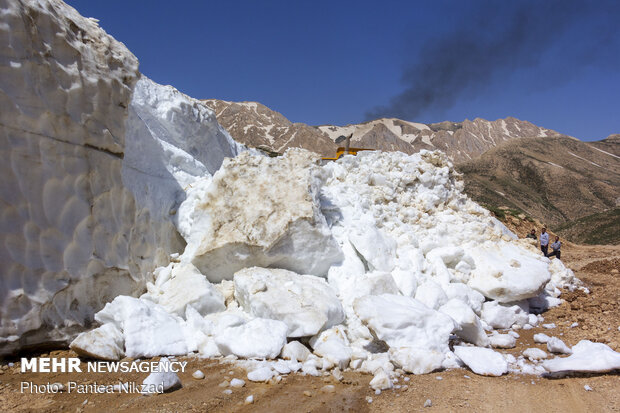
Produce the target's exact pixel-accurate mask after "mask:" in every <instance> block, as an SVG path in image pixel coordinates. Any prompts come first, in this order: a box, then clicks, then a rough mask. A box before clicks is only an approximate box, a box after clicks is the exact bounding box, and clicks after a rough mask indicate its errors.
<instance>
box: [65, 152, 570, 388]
mask: <svg viewBox="0 0 620 413" xmlns="http://www.w3.org/2000/svg"><path fill="white" fill-rule="evenodd" d="M175 222H176V224H177V225H178V228H179V233H180V234H182V235H183V237H184V238H185V240H186V241H187V245H186V248H185V250H184V251H182V252H181V251H179V252H180V254H175V255H174V256H173V257H172V258H171V262H170V264H168V265H167V266H162V267H159V268H157V269H156V270H155V271H154V273H153V274H154V276H153V282H149V283H147V292H146V293H145V294H144V295H142V296H141V297H140V298H133V297H125V296H119V297H116V298H115V299H114V300H113V301H112V302H111V303H109V304H107V305H106V307H105V308H104V309H103V310H102V311H100V312H99V313H97V314H96V316H95V319H96V320H97V321H98V322H99V323H101V326H100V327H98V328H97V329H95V330H92V331H90V332H86V333H83V334H82V335H80V336H79V337H78V338H77V339H76V340H75V341H74V343H73V344H72V348H74V349H75V350H76V351H78V352H80V353H81V354H87V355H90V356H93V355H95V356H97V357H100V358H106V359H110V358H113V357H117V358H120V357H123V356H129V357H152V356H156V355H182V354H195V355H197V356H199V357H209V358H213V357H223V358H224V360H237V361H236V362H237V363H240V364H241V365H242V366H244V367H245V368H246V369H247V370H248V371H249V373H248V376H247V379H248V380H250V381H261V382H267V381H272V380H277V379H278V378H279V377H280V376H281V375H283V374H289V373H292V372H300V373H302V374H309V375H315V376H318V375H321V374H323V373H324V372H326V371H332V372H333V375H334V377H337V376H338V375H339V374H340V375H341V374H342V373H341V371H343V370H345V369H356V370H360V371H362V372H366V373H368V374H372V375H373V376H374V378H373V379H372V382H371V386H372V387H373V389H375V390H377V391H382V390H385V389H389V388H392V387H393V385H394V384H393V383H394V380H395V379H396V378H397V375H398V374H400V373H398V372H401V373H402V372H407V373H414V374H424V373H429V372H431V371H434V370H438V369H444V368H455V367H462V366H468V367H469V368H470V369H471V370H472V371H474V372H476V373H478V374H484V375H501V374H504V373H506V372H508V371H512V370H515V369H519V368H520V367H519V366H521V367H523V368H526V369H527V368H533V367H531V365H528V364H527V363H525V359H524V358H520V359H519V360H517V359H515V358H514V357H512V356H509V355H503V354H501V353H499V352H497V351H495V350H492V349H491V348H490V347H491V346H493V347H498V348H510V347H514V345H515V337H518V334H517V333H515V332H512V331H511V333H512V334H499V333H498V332H496V331H493V329H494V328H498V329H509V328H520V327H525V326H534V325H538V324H539V322H540V321H541V319H542V318H539V316H537V315H535V314H530V312H529V311H530V301H532V302H534V303H535V304H536V305H539V304H540V303H541V302H547V300H548V299H549V298H555V296H557V294H558V293H559V289H558V288H557V286H556V285H555V284H553V281H552V280H553V277H554V274H555V273H556V272H558V271H559V272H564V273H568V272H570V270H567V269H566V268H564V267H563V266H562V265H561V263H560V264H554V265H550V261H549V260H548V259H547V258H545V257H543V256H542V255H541V254H540V253H539V252H538V251H537V250H536V249H535V248H534V247H532V246H531V245H530V244H529V243H527V242H524V241H522V240H518V239H517V238H516V237H515V236H514V234H512V233H511V232H510V231H508V230H507V229H506V228H505V227H504V226H503V225H502V224H501V223H500V222H499V221H497V220H495V219H494V218H492V217H490V216H489V214H488V213H487V212H486V211H485V210H484V209H482V208H481V207H480V206H478V205H477V204H475V203H474V202H472V201H471V200H469V199H468V198H467V197H466V196H464V195H463V194H462V183H461V182H460V181H459V180H458V179H457V178H456V176H455V174H454V172H453V170H452V167H451V164H450V163H449V161H448V160H447V158H446V157H445V156H444V155H443V154H441V153H439V152H429V151H422V152H420V153H418V154H415V155H410V156H408V155H405V154H403V153H379V152H363V153H360V154H359V155H357V156H346V157H344V158H342V159H340V160H338V161H337V162H332V163H329V164H326V165H324V166H320V165H319V163H318V159H317V157H316V155H315V154H312V153H310V152H307V151H304V150H301V149H289V150H288V151H287V152H286V153H285V154H284V156H282V157H279V158H269V157H264V156H260V155H253V154H251V153H249V152H244V153H242V154H240V155H238V156H237V157H234V158H229V159H225V160H224V162H223V164H222V166H221V168H220V169H219V170H218V171H217V172H215V174H214V175H213V177H212V178H209V179H208V180H207V181H206V182H205V181H204V179H203V178H196V180H195V182H194V183H190V184H189V185H188V189H187V196H186V198H185V201H184V202H183V204H181V205H180V207H179V209H178V213H177V220H176V221H175ZM556 261H557V260H556ZM556 278H557V279H562V280H566V279H567V277H565V276H562V277H560V278H558V277H556ZM573 281H574V280H573ZM571 285H574V284H571ZM102 329H105V331H109V332H111V333H110V334H109V337H108V336H105V335H103V334H101V331H102ZM488 331H491V334H490V335H489V334H488V333H487V332H488ZM556 347H558V348H559V343H556ZM452 349H454V350H452ZM239 359H243V360H239ZM536 367H537V368H538V369H539V370H543V368H542V367H540V366H536Z"/></svg>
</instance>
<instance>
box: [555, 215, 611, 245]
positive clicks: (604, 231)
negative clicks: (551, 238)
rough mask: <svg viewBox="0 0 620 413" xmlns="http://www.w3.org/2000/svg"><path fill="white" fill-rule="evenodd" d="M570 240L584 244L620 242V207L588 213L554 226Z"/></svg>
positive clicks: (561, 234)
mask: <svg viewBox="0 0 620 413" xmlns="http://www.w3.org/2000/svg"><path fill="white" fill-rule="evenodd" d="M553 229H554V230H555V232H557V233H558V234H560V236H562V237H564V238H566V239H568V240H569V241H573V242H579V243H583V244H614V245H617V244H620V208H614V209H612V210H609V211H605V212H601V213H597V214H592V215H588V216H586V217H582V218H579V219H577V220H575V221H572V222H568V223H566V224H563V225H560V226H558V227H557V228H553Z"/></svg>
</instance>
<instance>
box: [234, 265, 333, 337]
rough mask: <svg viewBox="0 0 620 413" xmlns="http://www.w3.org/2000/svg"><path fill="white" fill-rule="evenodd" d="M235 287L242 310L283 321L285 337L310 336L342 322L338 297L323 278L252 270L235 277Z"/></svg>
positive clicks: (266, 269) (284, 272)
mask: <svg viewBox="0 0 620 413" xmlns="http://www.w3.org/2000/svg"><path fill="white" fill-rule="evenodd" d="M234 283H235V298H236V300H237V301H238V302H239V304H240V305H241V306H242V307H243V308H244V310H245V311H247V312H249V313H250V314H252V315H254V316H256V317H262V318H270V319H273V320H280V321H283V322H284V323H286V325H287V326H288V333H287V336H288V337H305V336H313V335H315V334H317V333H318V332H320V331H322V330H324V329H327V328H330V327H332V326H334V325H336V324H340V323H341V322H342V321H343V320H344V310H343V309H342V305H341V304H340V301H339V300H338V297H336V294H335V293H334V291H333V290H332V289H331V287H330V286H329V284H327V282H326V281H325V280H324V279H322V278H318V277H315V276H313V275H299V274H296V273H294V272H291V271H287V270H280V269H268V268H256V267H254V268H246V269H243V270H241V271H238V272H237V273H235V276H234Z"/></svg>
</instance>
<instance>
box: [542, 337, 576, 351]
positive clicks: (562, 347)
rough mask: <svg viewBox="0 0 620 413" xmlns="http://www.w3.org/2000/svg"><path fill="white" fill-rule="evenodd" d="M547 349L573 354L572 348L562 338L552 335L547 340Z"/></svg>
mask: <svg viewBox="0 0 620 413" xmlns="http://www.w3.org/2000/svg"><path fill="white" fill-rule="evenodd" d="M547 350H549V351H550V352H551V353H562V354H571V353H572V350H571V349H570V347H568V346H567V345H566V343H564V342H563V341H562V340H560V339H559V338H557V337H551V338H550V339H549V340H548V341H547Z"/></svg>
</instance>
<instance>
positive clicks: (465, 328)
mask: <svg viewBox="0 0 620 413" xmlns="http://www.w3.org/2000/svg"><path fill="white" fill-rule="evenodd" d="M439 311H440V312H442V313H444V314H447V315H449V316H450V317H452V319H453V320H454V321H456V323H457V324H458V325H459V327H461V329H460V330H457V331H456V335H457V336H459V337H461V338H462V339H463V340H465V341H467V342H469V343H472V344H475V345H477V346H480V347H486V346H488V345H489V338H488V337H487V334H486V333H485V332H484V329H483V328H482V324H481V323H480V319H479V318H478V316H477V315H476V314H475V313H474V311H473V310H472V309H471V308H470V307H469V306H468V305H467V304H465V303H464V302H462V301H460V300H458V299H456V298H453V299H452V300H450V301H448V302H447V303H446V304H444V305H442V306H441V307H440V308H439Z"/></svg>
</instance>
